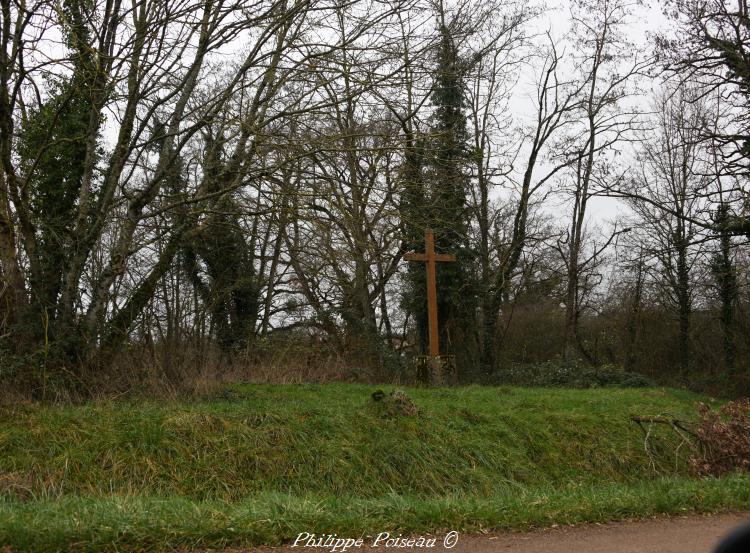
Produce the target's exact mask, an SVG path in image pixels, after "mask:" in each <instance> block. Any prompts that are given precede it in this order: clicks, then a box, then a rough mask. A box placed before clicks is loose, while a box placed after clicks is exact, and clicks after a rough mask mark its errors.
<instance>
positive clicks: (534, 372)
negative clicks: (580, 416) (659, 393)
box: [494, 361, 655, 388]
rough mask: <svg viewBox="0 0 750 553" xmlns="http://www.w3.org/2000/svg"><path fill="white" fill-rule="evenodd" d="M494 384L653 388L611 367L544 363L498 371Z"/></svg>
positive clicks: (638, 377) (648, 382)
mask: <svg viewBox="0 0 750 553" xmlns="http://www.w3.org/2000/svg"><path fill="white" fill-rule="evenodd" d="M494 380H496V383H504V384H515V385H517V386H540V387H553V388H603V387H618V388H645V387H649V386H654V385H655V384H654V383H653V382H652V381H651V380H649V379H648V378H646V377H645V376H643V375H640V374H638V373H633V372H628V371H625V370H622V369H621V368H619V367H616V366H614V365H603V366H601V367H596V368H592V367H588V366H583V365H580V364H577V363H572V364H567V365H566V364H563V363H562V362H560V361H546V362H543V363H534V364H529V365H513V366H512V367H511V368H510V369H505V370H501V371H498V372H497V374H496V375H495V378H494Z"/></svg>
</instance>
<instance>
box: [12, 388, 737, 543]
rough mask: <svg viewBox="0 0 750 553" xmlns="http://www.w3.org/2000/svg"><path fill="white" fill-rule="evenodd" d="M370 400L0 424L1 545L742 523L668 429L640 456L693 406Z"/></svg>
mask: <svg viewBox="0 0 750 553" xmlns="http://www.w3.org/2000/svg"><path fill="white" fill-rule="evenodd" d="M374 389H375V388H374V387H371V386H361V385H305V386H265V385H264V386H238V387H236V388H235V389H234V393H233V394H232V396H231V398H230V399H222V400H211V401H208V400H207V401H202V402H184V403H183V402H155V401H148V402H146V401H132V402H101V403H93V404H89V405H84V406H67V407H60V406H26V407H22V408H16V409H13V410H12V411H8V410H6V411H4V412H0V497H2V499H0V545H2V544H10V545H11V546H12V547H13V551H39V552H45V551H97V550H103V549H117V550H137V549H144V548H148V549H150V550H157V549H170V548H175V547H209V546H211V547H218V546H222V545H225V544H257V543H278V542H279V541H282V540H287V539H290V538H293V537H294V536H296V534H297V533H298V532H302V531H315V532H329V533H330V532H336V533H339V534H340V535H341V534H360V533H372V532H379V531H383V530H398V531H402V532H410V531H412V532H417V531H420V532H424V531H430V530H439V529H444V528H451V529H455V530H459V531H470V530H476V529H479V528H520V527H524V526H529V525H545V524H551V523H574V522H580V521H601V520H608V519H613V518H623V517H633V516H635V517H637V516H643V515H649V514H653V513H676V512H684V511H685V510H688V511H696V510H698V511H705V510H709V511H713V510H721V509H729V508H739V509H745V508H748V507H750V477H748V476H742V475H734V476H729V477H725V478H722V479H704V480H696V479H692V478H691V477H690V474H689V470H688V467H687V463H686V461H685V458H684V455H683V454H682V453H680V454H678V455H675V449H676V448H677V446H678V445H679V439H678V438H677V436H675V435H673V434H671V433H669V432H667V429H663V431H659V432H658V433H657V435H655V436H654V440H653V451H654V457H653V458H649V457H648V456H647V455H646V453H645V451H644V448H643V435H642V433H641V431H640V430H639V429H638V427H637V426H636V425H634V424H633V423H631V422H629V416H630V415H631V414H650V415H655V414H660V413H670V414H673V415H675V416H678V417H683V418H692V417H694V413H695V402H696V401H697V400H699V399H701V398H700V397H698V396H695V395H693V394H690V393H687V392H682V391H675V390H662V389H637V390H636V389H627V390H620V389H606V390H605V389H595V390H551V389H519V388H496V387H494V388H492V387H488V388H483V387H477V386H471V387H465V388H452V389H436V390H429V389H409V390H407V393H408V394H409V395H410V396H411V397H412V398H413V399H414V401H415V403H416V404H417V406H418V407H419V408H420V410H421V415H420V416H419V417H417V418H411V417H397V418H388V417H384V416H383V414H382V413H381V412H379V411H378V409H377V407H376V404H375V403H374V402H372V400H371V399H370V397H369V396H370V393H371V392H372V391H373V390H374ZM685 450H686V447H682V448H681V450H680V451H681V452H682V451H685ZM3 483H4V484H3ZM3 486H4V487H3Z"/></svg>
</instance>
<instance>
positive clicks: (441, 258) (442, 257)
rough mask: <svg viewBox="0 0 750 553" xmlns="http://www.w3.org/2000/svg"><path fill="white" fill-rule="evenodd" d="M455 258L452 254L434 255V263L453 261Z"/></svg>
mask: <svg viewBox="0 0 750 553" xmlns="http://www.w3.org/2000/svg"><path fill="white" fill-rule="evenodd" d="M455 260H456V256H455V255H453V254H452V253H436V254H435V261H455Z"/></svg>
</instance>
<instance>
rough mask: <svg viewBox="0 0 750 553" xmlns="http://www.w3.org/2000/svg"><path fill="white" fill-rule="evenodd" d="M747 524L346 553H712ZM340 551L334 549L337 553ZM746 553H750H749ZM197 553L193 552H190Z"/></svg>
mask: <svg viewBox="0 0 750 553" xmlns="http://www.w3.org/2000/svg"><path fill="white" fill-rule="evenodd" d="M746 522H750V513H731V514H722V515H692V516H685V517H673V518H655V519H649V520H645V521H635V522H613V523H607V524H587V525H582V526H577V527H559V528H551V529H546V530H538V531H533V532H524V533H520V532H519V533H499V534H486V535H469V536H461V535H459V536H458V542H457V543H456V544H455V546H454V547H453V548H451V549H446V548H445V547H444V546H443V545H442V543H443V540H444V538H445V534H438V535H434V536H431V535H425V536H424V537H425V538H426V539H430V538H435V539H436V545H435V547H432V548H426V547H421V548H420V547H411V548H409V547H386V546H385V545H384V544H383V542H382V540H381V542H380V543H379V544H378V546H377V547H373V541H374V537H371V538H365V540H364V544H363V545H362V546H360V547H351V548H349V549H347V552H348V553H362V552H365V551H369V552H380V553H391V552H402V551H422V552H425V553H427V552H438V551H440V552H447V551H450V552H451V553H711V552H712V551H713V550H714V548H715V547H716V545H717V543H718V542H719V541H720V540H721V538H722V537H723V536H725V535H726V534H727V533H728V532H730V531H731V530H732V529H734V528H736V527H737V526H739V525H741V524H743V523H746ZM339 551H341V549H337V550H336V552H339ZM749 551H750V550H749ZM324 552H331V548H330V547H327V548H326V547H302V546H297V547H291V546H284V547H273V548H266V547H263V548H250V549H229V550H225V551H224V552H222V553H324ZM194 553H197V552H194Z"/></svg>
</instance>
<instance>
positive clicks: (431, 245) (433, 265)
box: [404, 230, 456, 358]
mask: <svg viewBox="0 0 750 553" xmlns="http://www.w3.org/2000/svg"><path fill="white" fill-rule="evenodd" d="M424 246H425V248H424V253H407V254H406V255H404V259H406V260H407V261H421V262H422V263H425V264H426V265H427V318H428V322H429V329H430V357H432V358H436V357H439V356H440V344H439V338H438V310H437V262H438V261H442V262H446V261H455V260H456V256H455V255H453V254H446V253H435V233H434V232H432V231H431V230H427V231H425V233H424Z"/></svg>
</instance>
